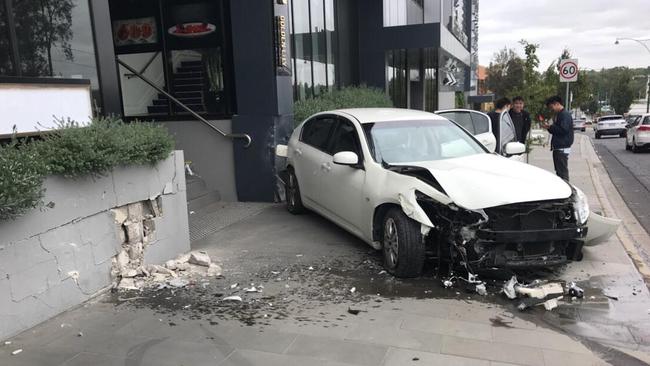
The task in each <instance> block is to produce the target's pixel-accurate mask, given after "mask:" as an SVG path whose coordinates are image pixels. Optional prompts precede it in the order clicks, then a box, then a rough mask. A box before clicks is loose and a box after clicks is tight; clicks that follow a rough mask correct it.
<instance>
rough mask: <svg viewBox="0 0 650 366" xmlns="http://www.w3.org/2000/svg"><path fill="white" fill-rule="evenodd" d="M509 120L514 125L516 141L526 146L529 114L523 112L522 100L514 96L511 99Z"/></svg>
mask: <svg viewBox="0 0 650 366" xmlns="http://www.w3.org/2000/svg"><path fill="white" fill-rule="evenodd" d="M510 118H511V119H512V123H514V124H515V131H516V132H517V141H519V142H521V143H522V144H524V145H526V138H527V137H528V131H530V113H528V111H526V110H524V98H522V97H520V96H516V97H514V98H513V99H512V109H511V110H510Z"/></svg>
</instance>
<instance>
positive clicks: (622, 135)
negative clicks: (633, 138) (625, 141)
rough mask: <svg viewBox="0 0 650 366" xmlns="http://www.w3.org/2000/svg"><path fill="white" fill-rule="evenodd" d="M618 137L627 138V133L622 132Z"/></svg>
mask: <svg viewBox="0 0 650 366" xmlns="http://www.w3.org/2000/svg"><path fill="white" fill-rule="evenodd" d="M618 137H626V135H625V132H621V134H620V135H618Z"/></svg>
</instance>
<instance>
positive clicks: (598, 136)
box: [596, 132, 600, 140]
mask: <svg viewBox="0 0 650 366" xmlns="http://www.w3.org/2000/svg"><path fill="white" fill-rule="evenodd" d="M598 139H600V134H599V133H598V132H596V140H598Z"/></svg>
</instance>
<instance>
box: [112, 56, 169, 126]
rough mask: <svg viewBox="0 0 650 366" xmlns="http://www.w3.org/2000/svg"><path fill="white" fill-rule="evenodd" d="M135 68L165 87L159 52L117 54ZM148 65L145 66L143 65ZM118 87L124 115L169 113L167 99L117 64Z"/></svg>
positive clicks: (161, 59) (162, 65)
mask: <svg viewBox="0 0 650 366" xmlns="http://www.w3.org/2000/svg"><path fill="white" fill-rule="evenodd" d="M118 58H119V59H120V60H121V61H124V62H125V63H126V64H128V65H129V66H131V67H133V68H134V69H135V70H138V71H141V70H144V72H143V73H142V74H143V75H144V76H145V77H146V78H148V79H149V80H151V81H153V82H154V83H155V84H156V85H157V86H159V87H161V88H163V89H165V71H164V64H163V58H162V53H161V52H145V53H131V54H125V55H118ZM147 64H148V66H147V67H146V68H145V65H147ZM119 73H120V87H121V89H122V106H123V108H124V115H125V116H127V117H131V116H144V115H148V114H169V101H168V100H167V98H166V97H163V96H159V95H158V92H157V91H156V90H155V89H154V88H152V87H151V86H150V85H149V84H147V83H145V82H144V81H142V80H140V79H139V78H138V77H136V76H135V75H133V74H131V73H130V72H129V71H128V70H127V69H125V68H124V67H122V66H121V65H120V66H119Z"/></svg>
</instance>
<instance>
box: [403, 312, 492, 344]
mask: <svg viewBox="0 0 650 366" xmlns="http://www.w3.org/2000/svg"><path fill="white" fill-rule="evenodd" d="M402 328H403V329H409V330H417V331H421V332H428V333H435V334H443V335H451V336H456V337H463V338H471V339H479V340H486V341H489V340H491V339H492V326H491V325H488V324H479V323H474V322H466V321H462V320H453V319H442V318H433V317H425V316H419V315H408V316H405V318H404V322H403V323H402Z"/></svg>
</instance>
